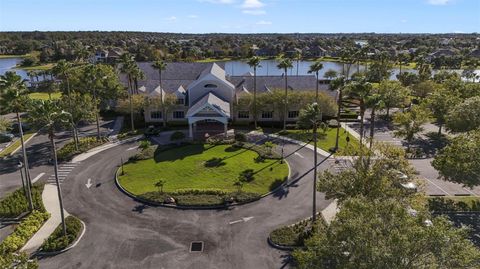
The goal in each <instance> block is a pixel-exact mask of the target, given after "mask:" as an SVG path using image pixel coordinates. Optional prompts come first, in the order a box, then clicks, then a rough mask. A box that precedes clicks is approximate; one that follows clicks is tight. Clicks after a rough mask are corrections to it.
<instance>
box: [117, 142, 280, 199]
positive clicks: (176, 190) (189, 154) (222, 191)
mask: <svg viewBox="0 0 480 269" xmlns="http://www.w3.org/2000/svg"><path fill="white" fill-rule="evenodd" d="M245 147H247V148H243V147H241V146H240V145H210V144H190V145H184V146H181V147H178V146H177V147H174V148H171V149H167V150H161V149H157V150H156V154H155V157H154V158H149V159H147V160H132V161H131V162H129V163H127V164H125V165H124V166H123V169H121V170H120V175H119V177H118V180H119V184H120V185H121V186H122V187H123V188H124V189H125V190H127V191H128V192H130V193H131V194H133V195H136V196H139V197H141V198H143V199H147V200H151V201H155V202H159V203H162V202H165V201H166V200H167V201H168V200H169V199H168V198H173V199H174V200H175V203H176V204H177V205H185V206H211V205H222V204H228V203H233V202H236V203H242V202H246V201H251V200H256V199H258V198H259V197H260V196H261V195H262V194H265V193H268V192H269V191H271V190H274V189H275V188H277V187H278V186H279V185H280V184H282V183H283V182H284V181H285V180H286V178H287V176H288V166H287V165H286V164H285V163H283V162H281V161H280V160H278V159H269V158H265V157H262V156H260V155H259V154H258V153H256V152H255V151H253V150H251V149H248V146H245ZM255 147H259V146H255ZM147 150H148V149H147ZM258 150H260V149H258ZM266 151H268V152H270V149H266ZM272 151H273V150H272ZM272 155H273V154H272ZM122 170H123V174H122ZM246 175H247V176H246ZM159 181H161V182H162V184H161V185H158V182H159ZM170 200H171V199H170Z"/></svg>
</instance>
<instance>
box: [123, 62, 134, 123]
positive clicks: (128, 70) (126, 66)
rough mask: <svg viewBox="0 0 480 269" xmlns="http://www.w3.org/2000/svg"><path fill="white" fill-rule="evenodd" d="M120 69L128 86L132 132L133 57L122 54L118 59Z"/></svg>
mask: <svg viewBox="0 0 480 269" xmlns="http://www.w3.org/2000/svg"><path fill="white" fill-rule="evenodd" d="M120 63H121V68H120V72H122V73H124V74H125V75H126V76H127V84H128V89H127V92H128V99H129V101H130V124H131V128H132V130H131V131H132V132H134V131H135V124H134V122H133V104H132V101H133V100H132V95H133V84H134V83H133V77H134V75H135V60H134V59H133V56H132V55H131V54H129V53H124V54H122V56H121V57H120Z"/></svg>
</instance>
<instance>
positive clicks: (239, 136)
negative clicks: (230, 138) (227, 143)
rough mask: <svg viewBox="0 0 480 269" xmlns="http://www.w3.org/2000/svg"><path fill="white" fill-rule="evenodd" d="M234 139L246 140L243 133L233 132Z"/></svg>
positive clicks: (238, 140)
mask: <svg viewBox="0 0 480 269" xmlns="http://www.w3.org/2000/svg"><path fill="white" fill-rule="evenodd" d="M235 141H237V142H247V136H246V135H245V134H244V133H235Z"/></svg>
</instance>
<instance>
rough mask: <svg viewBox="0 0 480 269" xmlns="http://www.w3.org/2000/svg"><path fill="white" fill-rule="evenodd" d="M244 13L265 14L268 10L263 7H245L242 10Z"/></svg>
mask: <svg viewBox="0 0 480 269" xmlns="http://www.w3.org/2000/svg"><path fill="white" fill-rule="evenodd" d="M242 13H244V14H248V15H265V14H267V12H266V11H265V10H262V9H245V10H242Z"/></svg>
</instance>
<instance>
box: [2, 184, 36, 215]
mask: <svg viewBox="0 0 480 269" xmlns="http://www.w3.org/2000/svg"><path fill="white" fill-rule="evenodd" d="M43 186H44V185H43V184H34V185H33V186H32V200H33V207H34V208H35V209H36V210H38V211H40V212H45V208H44V207H43V202H42V192H43ZM29 210H30V208H29V204H28V200H27V197H26V196H25V193H24V191H23V189H22V188H20V189H17V190H16V191H14V192H12V193H10V194H9V195H7V196H6V197H5V198H3V199H2V200H1V201H0V218H15V217H18V216H20V215H21V214H22V213H25V212H27V211H29Z"/></svg>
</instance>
